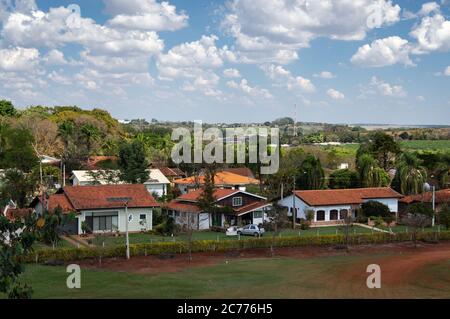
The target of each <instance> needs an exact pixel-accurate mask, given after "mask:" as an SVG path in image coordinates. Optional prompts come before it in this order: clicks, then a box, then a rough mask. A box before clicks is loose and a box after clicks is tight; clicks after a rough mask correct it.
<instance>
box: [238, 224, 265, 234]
mask: <svg viewBox="0 0 450 319" xmlns="http://www.w3.org/2000/svg"><path fill="white" fill-rule="evenodd" d="M237 233H238V235H249V236H255V237H258V236H262V235H263V234H264V233H265V230H264V228H262V227H260V226H258V225H255V224H250V225H247V226H244V227H242V228H239V229H238V231H237Z"/></svg>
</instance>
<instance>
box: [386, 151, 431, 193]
mask: <svg viewBox="0 0 450 319" xmlns="http://www.w3.org/2000/svg"><path fill="white" fill-rule="evenodd" d="M426 181H427V171H426V169H425V167H423V166H422V165H421V161H420V160H419V159H418V158H417V157H416V156H415V155H414V154H412V153H404V154H402V156H401V157H400V159H399V161H398V163H397V171H396V174H395V177H394V181H393V186H394V188H395V189H396V190H397V191H399V192H400V193H402V194H404V195H411V194H420V193H422V192H423V185H424V184H425V182H426Z"/></svg>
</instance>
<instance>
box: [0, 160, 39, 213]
mask: <svg viewBox="0 0 450 319" xmlns="http://www.w3.org/2000/svg"><path fill="white" fill-rule="evenodd" d="M0 184H1V185H2V186H1V188H0V192H1V197H2V198H3V199H5V200H8V199H11V200H13V201H14V202H16V203H17V205H18V206H19V207H25V206H26V204H27V202H28V198H29V196H31V195H32V194H33V192H34V190H35V188H36V184H37V181H36V180H34V179H33V178H31V176H27V175H25V174H24V173H23V172H22V171H21V170H19V169H15V168H13V169H8V170H6V171H5V173H4V176H3V178H2V180H1V183H0Z"/></svg>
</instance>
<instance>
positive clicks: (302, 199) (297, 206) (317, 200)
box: [278, 187, 403, 225]
mask: <svg viewBox="0 0 450 319" xmlns="http://www.w3.org/2000/svg"><path fill="white" fill-rule="evenodd" d="M402 197H403V196H402V195H401V194H399V193H397V192H396V191H394V190H393V189H392V188H390V187H372V188H353V189H325V190H300V191H294V194H293V195H290V196H287V197H285V198H283V199H281V200H280V201H279V202H278V203H279V204H280V205H281V206H284V207H287V208H288V212H289V213H288V214H289V215H290V216H292V213H293V212H295V216H296V217H297V219H306V213H307V211H313V212H314V219H313V222H314V223H315V224H317V225H320V224H332V223H338V222H339V221H340V220H342V219H343V218H344V216H345V215H346V214H347V213H349V212H350V213H351V214H352V215H353V217H356V211H357V209H358V208H360V207H361V204H362V203H364V202H367V201H377V202H380V203H383V204H385V205H386V206H388V207H389V209H390V211H391V212H392V213H396V214H397V213H398V201H399V199H400V198H402Z"/></svg>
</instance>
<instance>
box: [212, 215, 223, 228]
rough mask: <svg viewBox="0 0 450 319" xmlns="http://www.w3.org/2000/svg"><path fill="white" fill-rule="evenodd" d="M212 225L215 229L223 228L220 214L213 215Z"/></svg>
mask: <svg viewBox="0 0 450 319" xmlns="http://www.w3.org/2000/svg"><path fill="white" fill-rule="evenodd" d="M211 215H212V225H213V226H214V227H221V226H222V216H221V214H220V213H212V214H211Z"/></svg>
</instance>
